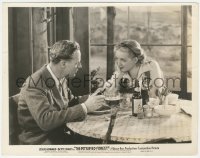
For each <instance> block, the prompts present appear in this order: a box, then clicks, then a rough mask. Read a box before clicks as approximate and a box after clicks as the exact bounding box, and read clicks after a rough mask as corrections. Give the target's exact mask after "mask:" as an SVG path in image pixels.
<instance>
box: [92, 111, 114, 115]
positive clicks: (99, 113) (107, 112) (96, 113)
mask: <svg viewBox="0 0 200 158" xmlns="http://www.w3.org/2000/svg"><path fill="white" fill-rule="evenodd" d="M109 113H110V110H102V111H98V110H96V111H93V112H90V113H89V114H90V115H102V114H109Z"/></svg>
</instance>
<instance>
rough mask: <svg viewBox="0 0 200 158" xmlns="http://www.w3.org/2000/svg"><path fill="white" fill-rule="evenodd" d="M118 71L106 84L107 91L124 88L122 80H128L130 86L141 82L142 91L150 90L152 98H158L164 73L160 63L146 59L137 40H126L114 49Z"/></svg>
mask: <svg viewBox="0 0 200 158" xmlns="http://www.w3.org/2000/svg"><path fill="white" fill-rule="evenodd" d="M114 52H115V64H116V71H115V72H114V74H113V76H112V77H111V79H110V80H108V81H107V83H106V84H105V86H106V89H107V91H115V90H119V88H121V87H123V86H124V85H123V84H122V82H121V81H122V79H124V78H127V79H128V86H134V83H135V81H139V85H140V87H141V88H142V89H148V90H149V95H150V97H155V96H156V90H158V89H162V86H163V85H164V79H163V73H162V71H161V69H160V66H159V65H158V63H157V62H156V61H154V60H150V59H146V55H145V54H144V51H143V49H142V48H141V46H140V44H139V43H138V42H137V41H135V40H124V41H122V42H120V43H118V44H117V45H116V46H115V49H114Z"/></svg>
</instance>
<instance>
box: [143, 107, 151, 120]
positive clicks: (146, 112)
mask: <svg viewBox="0 0 200 158" xmlns="http://www.w3.org/2000/svg"><path fill="white" fill-rule="evenodd" d="M144 116H145V117H147V118H151V117H152V116H153V109H152V108H147V109H144Z"/></svg>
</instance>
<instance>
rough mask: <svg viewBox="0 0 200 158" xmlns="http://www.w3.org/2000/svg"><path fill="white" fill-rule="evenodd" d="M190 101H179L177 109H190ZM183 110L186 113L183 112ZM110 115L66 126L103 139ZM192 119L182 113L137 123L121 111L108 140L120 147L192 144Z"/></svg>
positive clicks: (141, 120) (94, 117)
mask: <svg viewBox="0 0 200 158" xmlns="http://www.w3.org/2000/svg"><path fill="white" fill-rule="evenodd" d="M191 103H192V102H191V101H186V100H180V101H179V106H180V107H181V108H182V107H184V108H183V109H184V111H187V108H186V107H191V106H192V105H191ZM185 109H186V110H185ZM109 119H110V114H103V115H88V116H87V118H86V119H85V120H84V121H82V122H73V123H67V127H68V128H69V129H71V130H72V131H73V132H75V133H78V134H80V135H83V136H88V137H92V138H98V139H104V138H105V135H106V133H107V130H108V127H109V122H110V121H109ZM191 124H192V117H191V115H190V114H186V113H185V112H183V111H182V110H181V111H180V112H178V113H176V114H174V115H171V116H170V117H153V118H144V119H138V118H137V117H134V116H132V115H131V110H130V109H129V110H128V109H127V110H120V111H119V112H118V113H117V117H116V120H115V124H114V127H113V130H112V133H111V136H110V140H111V141H116V142H123V143H153V142H157V141H160V140H166V139H173V140H174V141H176V142H187V141H191V129H192V128H191Z"/></svg>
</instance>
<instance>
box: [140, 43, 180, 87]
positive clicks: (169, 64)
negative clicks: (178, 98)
mask: <svg viewBox="0 0 200 158" xmlns="http://www.w3.org/2000/svg"><path fill="white" fill-rule="evenodd" d="M143 49H144V51H145V53H146V55H147V56H148V57H149V58H152V59H155V60H156V61H157V62H158V63H159V65H160V68H161V70H162V71H163V74H164V77H165V83H166V85H167V86H168V88H169V89H170V90H172V91H180V79H181V47H169V46H167V47H166V46H165V47H164V46H162V47H161V46H154V47H143ZM173 82H174V83H173Z"/></svg>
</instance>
